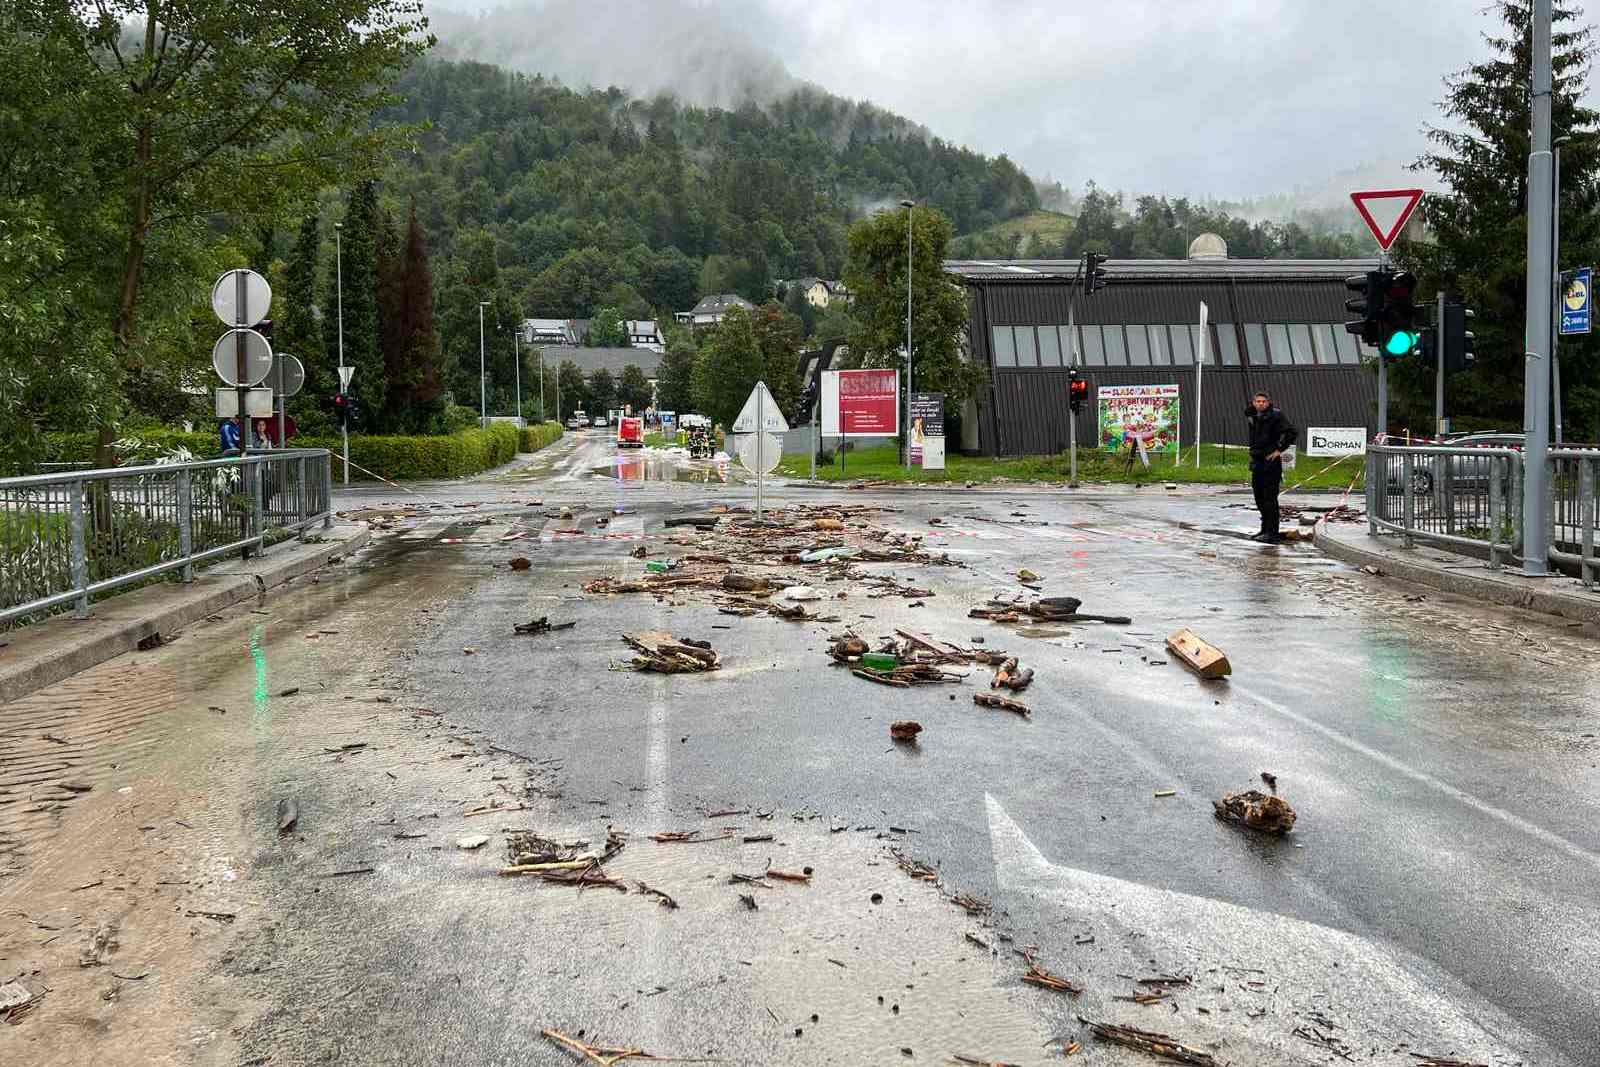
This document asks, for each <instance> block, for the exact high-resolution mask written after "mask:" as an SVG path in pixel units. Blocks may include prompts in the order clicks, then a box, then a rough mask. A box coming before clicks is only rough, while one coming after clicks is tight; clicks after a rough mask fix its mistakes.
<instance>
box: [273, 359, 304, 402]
mask: <svg viewBox="0 0 1600 1067" xmlns="http://www.w3.org/2000/svg"><path fill="white" fill-rule="evenodd" d="M271 381H272V388H273V389H274V390H275V391H276V392H277V394H278V395H279V396H297V395H298V394H299V392H300V390H301V389H302V388H303V387H304V386H305V384H306V368H305V365H304V364H302V363H301V362H300V359H299V357H298V356H291V355H290V354H289V353H287V352H274V353H272V375H271Z"/></svg>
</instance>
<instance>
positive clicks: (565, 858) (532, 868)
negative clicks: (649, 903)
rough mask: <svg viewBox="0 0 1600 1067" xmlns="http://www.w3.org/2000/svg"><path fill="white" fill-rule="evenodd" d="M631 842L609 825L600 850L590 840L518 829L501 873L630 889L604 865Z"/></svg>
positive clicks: (508, 845) (509, 841)
mask: <svg viewBox="0 0 1600 1067" xmlns="http://www.w3.org/2000/svg"><path fill="white" fill-rule="evenodd" d="M627 843H628V842H627V837H626V835H624V834H623V833H621V832H620V831H618V830H615V829H613V828H610V827H607V829H606V843H605V848H604V849H602V850H598V851H596V850H594V849H592V848H590V846H589V842H588V841H569V842H561V841H554V840H551V839H550V838H547V837H541V836H540V835H539V834H537V833H534V832H533V831H531V830H516V831H513V832H512V833H510V834H509V835H508V836H507V838H506V860H507V863H506V866H504V867H501V868H500V873H501V874H502V875H505V876H507V877H517V876H521V875H533V876H535V877H537V878H540V879H541V880H543V881H546V882H551V883H553V884H556V885H570V886H576V887H577V888H579V889H590V888H595V887H601V886H603V887H605V888H607V889H618V890H621V891H622V892H624V893H626V892H627V891H628V887H627V885H626V883H624V882H622V881H620V880H619V879H616V878H612V877H611V876H610V875H608V874H606V872H605V868H604V866H603V865H604V864H605V863H607V862H608V861H610V860H611V859H612V858H613V857H614V856H616V854H617V853H619V852H621V851H622V850H623V848H624V847H626V845H627Z"/></svg>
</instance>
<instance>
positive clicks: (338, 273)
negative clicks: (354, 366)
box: [333, 222, 350, 485]
mask: <svg viewBox="0 0 1600 1067" xmlns="http://www.w3.org/2000/svg"><path fill="white" fill-rule="evenodd" d="M333 270H334V276H335V277H336V278H337V279H338V281H337V283H336V290H337V292H338V304H339V392H341V393H342V392H344V223H342V222H336V223H334V224H333ZM339 435H340V437H342V438H343V439H344V484H345V485H349V484H350V423H349V421H348V420H346V421H344V422H342V423H340V425H339Z"/></svg>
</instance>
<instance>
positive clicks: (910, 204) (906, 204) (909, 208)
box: [900, 200, 917, 470]
mask: <svg viewBox="0 0 1600 1067" xmlns="http://www.w3.org/2000/svg"><path fill="white" fill-rule="evenodd" d="M900 206H901V207H903V208H905V209H906V413H905V426H906V433H905V438H904V440H905V449H906V470H910V469H911V213H912V212H913V211H914V210H916V206H917V204H916V201H914V200H902V201H900Z"/></svg>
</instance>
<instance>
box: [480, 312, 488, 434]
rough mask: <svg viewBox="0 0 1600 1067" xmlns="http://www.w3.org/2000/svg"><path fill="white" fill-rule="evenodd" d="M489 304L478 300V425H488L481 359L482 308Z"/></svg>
mask: <svg viewBox="0 0 1600 1067" xmlns="http://www.w3.org/2000/svg"><path fill="white" fill-rule="evenodd" d="M488 306H489V301H487V300H480V301H478V426H479V427H480V428H481V427H484V426H487V425H489V389H488V381H489V377H488V371H487V370H486V369H485V364H484V360H483V309H484V308H486V307H488Z"/></svg>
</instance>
